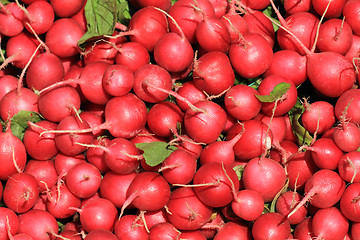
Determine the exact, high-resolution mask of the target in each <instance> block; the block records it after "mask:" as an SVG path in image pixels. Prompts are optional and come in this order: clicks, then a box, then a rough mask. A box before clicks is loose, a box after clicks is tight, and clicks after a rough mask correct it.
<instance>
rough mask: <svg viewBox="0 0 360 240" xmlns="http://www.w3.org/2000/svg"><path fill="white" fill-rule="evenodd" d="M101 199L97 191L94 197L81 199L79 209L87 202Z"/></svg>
mask: <svg viewBox="0 0 360 240" xmlns="http://www.w3.org/2000/svg"><path fill="white" fill-rule="evenodd" d="M99 198H101V196H100V193H99V191H97V192H96V193H95V194H94V195H92V196H91V197H89V198H83V199H81V204H80V208H82V207H84V206H85V205H86V204H88V203H89V202H91V201H93V200H95V199H99Z"/></svg>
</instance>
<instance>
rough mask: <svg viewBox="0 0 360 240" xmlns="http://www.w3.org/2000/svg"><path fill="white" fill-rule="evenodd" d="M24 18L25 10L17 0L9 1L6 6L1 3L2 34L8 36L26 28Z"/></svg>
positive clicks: (0, 30)
mask: <svg viewBox="0 0 360 240" xmlns="http://www.w3.org/2000/svg"><path fill="white" fill-rule="evenodd" d="M23 19H24V12H23V11H22V10H21V8H20V7H19V6H18V5H17V4H16V2H9V3H8V4H6V5H5V6H4V5H3V4H1V11H0V22H1V24H0V34H1V35H4V36H7V37H13V36H16V35H18V34H20V33H21V32H22V31H23V29H24V24H23V22H22V21H23ZM10 26H11V27H10Z"/></svg>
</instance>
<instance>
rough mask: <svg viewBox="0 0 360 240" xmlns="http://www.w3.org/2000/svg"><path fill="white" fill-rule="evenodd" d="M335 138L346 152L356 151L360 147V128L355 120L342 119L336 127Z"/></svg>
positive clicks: (337, 144)
mask: <svg viewBox="0 0 360 240" xmlns="http://www.w3.org/2000/svg"><path fill="white" fill-rule="evenodd" d="M333 140H334V142H335V144H336V146H338V147H339V148H340V149H341V150H342V151H344V152H352V151H356V150H358V149H359V148H360V128H359V126H358V125H356V124H355V123H353V122H346V121H342V122H341V123H340V124H339V125H337V126H336V127H335V130H334V133H333Z"/></svg>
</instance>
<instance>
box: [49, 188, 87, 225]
mask: <svg viewBox="0 0 360 240" xmlns="http://www.w3.org/2000/svg"><path fill="white" fill-rule="evenodd" d="M47 195H48V197H47V201H46V210H47V211H48V212H49V213H51V214H52V215H53V216H54V217H55V218H56V219H65V218H69V217H71V216H73V215H74V214H75V213H76V210H74V208H79V207H80V204H81V200H80V198H78V197H76V196H75V195H74V194H72V193H71V192H70V190H69V188H68V187H67V186H66V184H65V183H61V184H60V186H57V185H54V186H53V187H51V189H49V192H48V193H47Z"/></svg>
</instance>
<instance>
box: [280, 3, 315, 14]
mask: <svg viewBox="0 0 360 240" xmlns="http://www.w3.org/2000/svg"><path fill="white" fill-rule="evenodd" d="M310 7H311V0H302V1H298V0H284V9H285V12H286V13H287V14H288V15H291V14H294V13H297V12H308V11H309V10H310Z"/></svg>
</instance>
